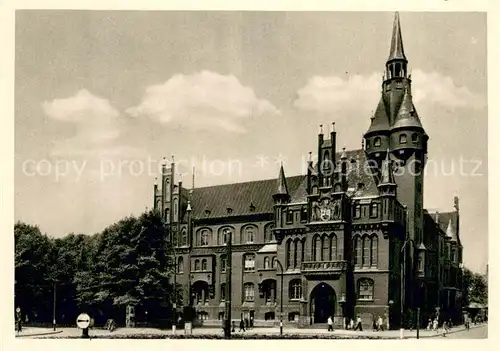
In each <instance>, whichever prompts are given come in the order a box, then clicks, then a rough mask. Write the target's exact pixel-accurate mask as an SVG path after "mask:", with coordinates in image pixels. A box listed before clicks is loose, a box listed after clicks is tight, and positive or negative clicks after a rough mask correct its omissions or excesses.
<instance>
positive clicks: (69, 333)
mask: <svg viewBox="0 0 500 351" xmlns="http://www.w3.org/2000/svg"><path fill="white" fill-rule="evenodd" d="M177 333H178V334H184V330H178V331H177ZM241 333H242V332H241ZM245 333H247V334H265V335H278V334H279V328H256V329H250V330H248V331H247V332H245ZM284 333H285V334H287V335H289V334H301V335H311V336H316V337H317V336H318V335H321V334H325V335H327V334H337V335H339V336H346V337H356V336H362V335H363V336H382V337H386V338H393V339H397V338H399V335H400V333H399V330H389V331H382V332H374V331H371V330H367V331H362V332H359V331H351V330H335V331H333V332H328V331H326V330H323V329H296V328H294V329H287V328H285V330H284ZM132 334H133V335H144V336H152V335H157V336H159V337H161V336H165V335H171V334H172V331H171V330H160V329H154V328H120V329H117V330H116V331H114V332H113V333H112V335H120V336H121V335H132ZM193 334H195V335H216V334H220V335H222V330H221V329H216V328H213V329H212V328H197V329H193ZM416 334H417V333H416V331H415V330H412V331H409V330H406V331H405V338H406V339H414V338H416ZM80 335H81V330H79V329H77V328H60V329H58V330H57V333H54V332H53V331H52V329H44V328H26V329H24V330H23V333H22V336H23V337H28V338H30V337H34V338H39V337H56V338H61V337H63V338H64V337H78V336H80ZM107 335H110V333H109V332H108V331H107V330H103V329H93V330H91V331H90V336H91V337H92V336H94V337H95V336H107ZM420 337H421V338H422V339H424V338H443V335H442V333H441V332H439V333H436V332H432V331H427V330H421V331H420ZM487 337H488V327H487V325H480V326H476V327H471V329H470V330H469V331H467V330H464V328H463V327H462V326H459V327H456V328H453V329H452V330H451V332H450V333H449V334H448V335H446V338H450V339H484V338H487Z"/></svg>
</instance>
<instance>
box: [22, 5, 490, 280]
mask: <svg viewBox="0 0 500 351" xmlns="http://www.w3.org/2000/svg"><path fill="white" fill-rule="evenodd" d="M393 18H394V13H392V12H371V13H370V12H201V11H200V12H181V11H178V12H168V11H155V12H153V11H140V12H139V11H49V10H44V11H17V14H16V44H15V55H16V58H15V64H16V69H15V220H21V221H25V222H28V223H31V224H36V225H38V226H39V227H40V229H41V230H42V231H43V232H46V233H47V234H48V235H51V236H54V237H61V236H64V235H66V234H68V233H72V232H73V233H87V234H93V233H96V232H99V231H101V230H102V229H104V228H105V227H106V226H108V225H110V224H112V223H113V222H115V221H117V220H119V219H121V218H123V217H125V216H127V215H139V214H140V213H141V212H143V211H144V210H145V209H146V208H151V206H152V198H153V191H152V189H153V183H154V177H155V176H156V175H157V173H158V172H157V170H158V168H159V165H160V163H161V160H162V158H163V157H167V158H168V159H171V157H172V155H174V156H175V160H176V162H177V163H178V165H179V169H178V173H179V174H178V175H177V179H178V180H179V179H182V181H183V183H184V186H185V187H191V184H192V167H193V166H195V186H206V185H214V184H224V183H232V182H239V181H248V180H257V179H269V178H274V177H277V174H278V170H279V165H280V164H281V162H283V164H284V167H285V173H286V174H287V176H291V175H297V174H303V173H304V172H305V168H304V167H305V163H306V160H307V157H308V152H309V151H313V152H314V150H316V149H317V144H316V143H317V133H318V127H319V125H320V124H323V125H324V126H325V127H324V130H325V132H328V131H329V130H328V126H330V124H331V123H332V122H335V123H336V131H337V146H338V149H339V150H340V149H341V148H342V147H346V148H347V149H359V148H361V136H362V134H363V133H364V132H365V131H366V130H367V128H368V126H369V122H370V116H371V114H372V113H373V111H374V109H375V108H376V104H377V102H378V99H379V97H380V85H381V80H382V75H383V71H384V66H385V61H386V60H387V57H388V54H389V44H390V37H391V32H392V24H393ZM400 20H401V27H402V34H403V41H404V49H405V53H406V56H407V58H408V60H409V67H410V69H411V74H412V81H413V88H412V94H413V98H414V102H415V105H416V109H417V110H418V113H419V116H420V118H421V120H422V123H423V125H424V128H425V130H426V132H427V134H428V135H429V136H430V140H429V154H428V157H429V159H428V163H427V174H426V177H425V185H424V203H425V207H426V208H428V209H430V210H439V211H450V210H451V209H452V206H453V196H455V195H458V196H459V197H460V211H461V212H460V213H461V224H460V225H461V227H460V230H461V240H462V243H463V245H464V261H465V265H466V266H467V267H469V268H471V269H473V270H475V271H484V270H485V266H486V264H487V260H488V185H487V184H488V176H487V175H488V164H487V161H488V151H487V145H488V144H487V128H488V117H487V70H486V69H487V64H486V47H487V44H486V32H487V29H486V15H485V14H484V13H470V12H460V13H459V12H456V13H453V12H436V13H432V12H428V13H424V12H402V13H400Z"/></svg>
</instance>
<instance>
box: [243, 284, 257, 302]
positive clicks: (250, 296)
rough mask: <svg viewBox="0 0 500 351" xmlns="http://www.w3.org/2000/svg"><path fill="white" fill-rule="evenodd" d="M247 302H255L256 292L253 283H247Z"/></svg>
mask: <svg viewBox="0 0 500 351" xmlns="http://www.w3.org/2000/svg"><path fill="white" fill-rule="evenodd" d="M244 291H245V301H253V300H254V299H255V290H254V286H253V284H252V283H245V285H244Z"/></svg>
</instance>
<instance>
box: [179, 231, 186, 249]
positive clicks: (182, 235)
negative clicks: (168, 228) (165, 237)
mask: <svg viewBox="0 0 500 351" xmlns="http://www.w3.org/2000/svg"><path fill="white" fill-rule="evenodd" d="M187 244H188V242H187V231H186V228H183V229H182V232H181V242H180V245H181V246H186V245H187Z"/></svg>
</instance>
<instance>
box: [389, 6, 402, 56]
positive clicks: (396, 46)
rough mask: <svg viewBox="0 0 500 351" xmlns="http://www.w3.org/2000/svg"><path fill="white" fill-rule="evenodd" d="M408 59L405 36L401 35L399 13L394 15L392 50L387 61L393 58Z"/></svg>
mask: <svg viewBox="0 0 500 351" xmlns="http://www.w3.org/2000/svg"><path fill="white" fill-rule="evenodd" d="M397 59H400V60H406V56H405V51H404V49H403V37H402V35H401V25H400V24H399V13H398V12H396V14H395V15H394V24H393V26H392V38H391V51H390V53H389V58H388V59H387V61H391V60H397Z"/></svg>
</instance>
